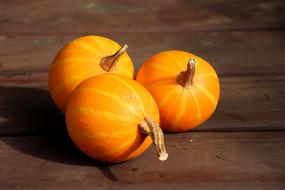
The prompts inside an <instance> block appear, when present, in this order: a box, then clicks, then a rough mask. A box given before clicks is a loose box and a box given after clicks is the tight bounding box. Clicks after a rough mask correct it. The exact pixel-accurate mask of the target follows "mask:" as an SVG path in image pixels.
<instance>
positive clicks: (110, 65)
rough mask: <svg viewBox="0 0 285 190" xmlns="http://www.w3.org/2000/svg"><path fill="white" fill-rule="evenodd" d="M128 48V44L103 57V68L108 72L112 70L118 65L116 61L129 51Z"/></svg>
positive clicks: (101, 63)
mask: <svg viewBox="0 0 285 190" xmlns="http://www.w3.org/2000/svg"><path fill="white" fill-rule="evenodd" d="M127 49H128V45H124V46H123V47H121V48H120V49H119V50H118V51H116V52H115V53H114V54H113V55H109V56H106V57H103V58H102V59H101V62H100V66H101V67H102V69H104V70H105V71H107V72H109V71H112V70H113V69H114V67H115V66H116V63H117V62H118V61H119V59H120V58H121V56H122V55H123V54H124V53H125V52H126V51H127Z"/></svg>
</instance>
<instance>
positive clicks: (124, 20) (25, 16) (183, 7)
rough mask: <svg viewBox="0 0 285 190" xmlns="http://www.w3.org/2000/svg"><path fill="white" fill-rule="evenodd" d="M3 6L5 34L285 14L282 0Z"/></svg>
mask: <svg viewBox="0 0 285 190" xmlns="http://www.w3.org/2000/svg"><path fill="white" fill-rule="evenodd" d="M0 10H1V12H0V18H1V19H0V33H2V34H4V33H5V34H7V33H9V34H14V33H25V34H38V33H41V34H42V33H64V34H66V33H68V34H70V33H72V34H74V33H94V32H96V33H97V32H141V31H147V32H153V31H181V30H187V31H189V30H241V29H246V30H255V29H258V30H260V29H280V28H281V29H284V20H285V14H284V10H285V2H284V1H280V0H274V1H270V2H269V1H266V0H262V1H260V0H251V1H245V0H235V1H220V0H214V1H209V0H208V1H195V0H189V1H176V0H163V1H162V0H160V1H153V0H145V1H139V2H135V1H130V0H123V1H116V0H111V1H104V0H96V1H92V0H83V1H69V0H62V1H56V0H52V1H51V0H44V1H37V0H26V1H25V2H23V1H21V0H11V1H1V2H0Z"/></svg>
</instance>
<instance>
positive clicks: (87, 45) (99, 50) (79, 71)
mask: <svg viewBox="0 0 285 190" xmlns="http://www.w3.org/2000/svg"><path fill="white" fill-rule="evenodd" d="M126 50H127V45H124V46H123V47H121V46H120V45H119V44H118V43H116V42H115V41H113V40H111V39H108V38H105V37H101V36H83V37H80V38H78V39H75V40H74V41H72V42H70V43H69V44H67V45H66V46H65V47H64V48H63V49H62V50H61V51H60V52H59V53H58V54H57V55H56V57H55V58H54V60H53V63H52V64H51V68H50V72H49V89H50V92H51V95H52V98H53V100H54V102H55V104H56V105H57V106H58V107H59V108H60V110H61V111H62V112H64V111H65V107H66V105H67V102H68V98H69V96H70V95H71V93H72V92H73V90H74V89H75V88H76V87H77V86H78V84H80V83H81V82H82V81H84V80H85V79H87V78H90V77H92V76H95V75H97V74H101V73H106V72H112V73H117V74H121V75H124V76H127V77H129V78H133V76H134V67H133V64H132V61H131V58H130V57H129V55H128V54H127V53H126Z"/></svg>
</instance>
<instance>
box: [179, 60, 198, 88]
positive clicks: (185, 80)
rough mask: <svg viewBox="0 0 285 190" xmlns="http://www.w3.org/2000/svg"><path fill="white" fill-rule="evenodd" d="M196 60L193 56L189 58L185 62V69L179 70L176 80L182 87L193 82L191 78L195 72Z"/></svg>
mask: <svg viewBox="0 0 285 190" xmlns="http://www.w3.org/2000/svg"><path fill="white" fill-rule="evenodd" d="M196 64H197V61H196V59H195V58H190V59H189V61H188V63H187V70H186V71H181V72H180V73H179V75H178V76H177V78H176V81H177V82H178V83H179V84H181V85H182V86H183V87H188V86H190V85H191V84H192V83H193V78H194V74H195V67H196Z"/></svg>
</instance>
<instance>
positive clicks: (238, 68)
mask: <svg viewBox="0 0 285 190" xmlns="http://www.w3.org/2000/svg"><path fill="white" fill-rule="evenodd" d="M0 25H1V24H0ZM92 34H96V32H94V33H92ZM103 35H106V36H108V37H110V38H113V39H115V40H117V41H118V42H119V43H121V44H124V43H127V44H128V45H129V50H128V52H129V53H130V56H131V57H132V58H133V62H134V64H135V67H136V69H138V68H139V67H140V66H141V64H142V63H143V62H144V61H145V60H146V59H147V58H148V57H150V56H152V55H153V54H155V53H157V52H159V51H163V50H169V49H180V50H185V51H190V52H193V53H194V54H197V55H199V56H201V57H203V58H204V59H206V60H208V61H209V62H210V63H211V64H212V65H213V66H214V67H215V69H216V70H217V72H218V74H219V75H222V76H229V75H235V76H237V75H262V74H266V75H272V74H285V64H284V63H285V57H284V52H285V32H284V31H279V32H277V31H276V32H200V33H197V32H179V33H177V32H155V33H151V34H150V33H140V34H136V33H134V34H127V33H123V34H114V33H111V34H103ZM79 36H80V35H11V36H9V35H8V36H5V35H2V36H0V72H17V71H21V72H32V71H33V72H39V71H41V72H43V71H48V70H49V66H50V64H51V62H52V60H53V58H54V56H55V54H56V53H57V51H59V49H60V48H62V47H63V46H64V45H65V44H66V43H68V42H69V41H70V40H72V39H75V38H77V37H79Z"/></svg>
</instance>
